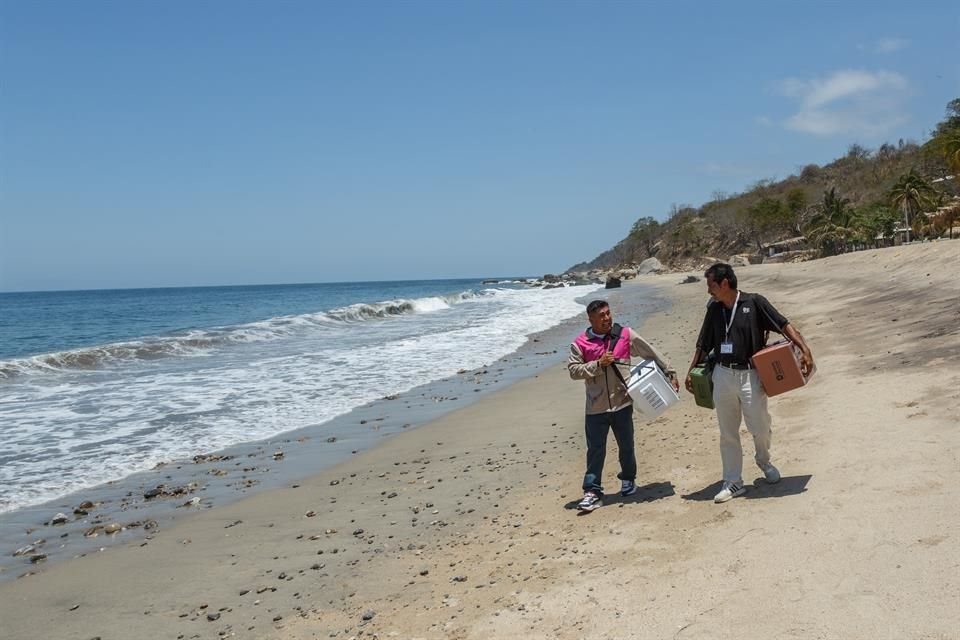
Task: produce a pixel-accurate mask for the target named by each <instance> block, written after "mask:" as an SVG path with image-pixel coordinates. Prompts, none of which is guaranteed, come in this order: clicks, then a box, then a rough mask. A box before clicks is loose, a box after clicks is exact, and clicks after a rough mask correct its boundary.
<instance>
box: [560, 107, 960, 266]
mask: <svg viewBox="0 0 960 640" xmlns="http://www.w3.org/2000/svg"><path fill="white" fill-rule="evenodd" d="M958 140H960V98H958V99H956V100H953V101H951V102H950V103H949V104H948V105H947V118H946V119H945V120H944V121H943V122H941V123H939V124H938V125H937V126H936V129H935V131H934V134H933V135H932V136H931V139H930V140H928V141H926V142H925V143H924V144H922V145H921V144H918V143H916V142H909V141H904V140H900V141H899V142H898V143H897V144H883V145H881V146H880V147H879V148H877V149H867V148H865V147H862V146H860V145H858V144H853V145H851V146H850V148H849V150H848V152H847V154H846V155H845V156H843V157H842V158H838V159H836V160H834V161H833V162H831V163H829V164H827V165H824V166H819V165H816V164H808V165H806V166H805V167H804V168H803V169H802V170H801V171H800V173H799V175H791V176H788V177H787V178H785V179H783V180H779V181H775V180H759V181H758V182H756V183H755V184H754V185H753V186H751V187H750V188H749V189H747V190H746V191H744V192H743V193H737V194H725V193H717V194H715V197H714V199H713V200H711V201H710V202H707V203H705V204H702V205H701V206H699V207H693V206H681V207H676V206H675V207H674V208H673V210H672V211H670V212H669V213H668V215H667V216H666V221H665V222H659V221H657V220H655V219H654V218H650V217H646V218H641V219H639V220H637V221H636V222H635V223H634V225H633V228H632V229H631V230H630V232H629V233H628V234H627V236H626V237H625V238H623V239H622V240H621V241H620V242H618V243H617V244H616V245H614V246H613V247H612V248H611V249H608V250H607V251H604V252H603V253H601V254H600V255H599V256H597V257H595V258H593V259H592V260H590V261H588V262H581V263H579V264H576V265H574V266H572V267H570V269H568V270H567V273H574V272H576V273H583V272H588V271H591V270H608V269H612V268H618V267H626V266H629V265H633V264H637V263H639V262H641V261H642V260H644V259H647V258H650V257H655V258H657V259H658V260H659V261H660V262H661V263H662V264H663V265H664V266H665V267H666V268H668V269H673V270H689V269H695V268H698V267H699V266H700V265H702V264H703V263H704V261H705V258H711V257H715V258H718V259H722V260H726V259H728V258H729V257H730V256H733V255H742V254H748V255H749V256H751V258H750V259H751V261H753V262H759V261H761V260H762V254H765V253H768V250H767V249H766V247H767V245H769V244H771V243H776V242H779V241H783V240H786V239H791V238H802V239H799V240H794V241H792V244H793V245H795V246H794V247H789V248H799V249H807V251H806V252H804V253H799V254H796V256H797V259H802V258H809V257H817V256H821V255H831V254H836V253H844V252H847V251H851V250H854V249H861V248H868V247H873V246H882V245H885V244H893V243H895V242H899V241H901V240H905V239H907V238H909V239H920V238H929V237H939V236H942V235H946V234H949V232H950V229H951V228H952V225H954V224H960V203H958V201H957V200H956V198H957V196H958V194H960V188H958V187H960V185H958V180H957V179H953V178H949V177H948V178H946V179H945V176H948V175H949V174H950V173H953V174H957V173H958V168H960V167H958V161H960V155H958V154H960V151H958V147H957V141H958ZM938 210H939V211H938ZM905 218H906V219H908V220H909V226H910V232H909V233H907V232H905V229H906V227H905V226H904V219H905ZM787 244H791V242H788V243H787ZM781 248H782V247H781Z"/></svg>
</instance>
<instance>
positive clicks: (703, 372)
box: [690, 363, 713, 409]
mask: <svg viewBox="0 0 960 640" xmlns="http://www.w3.org/2000/svg"><path fill="white" fill-rule="evenodd" d="M690 379H691V380H692V381H693V399H694V401H695V402H696V403H697V406H698V407H703V408H705V409H713V367H711V366H709V364H706V363H704V364H700V365H697V366H696V367H694V368H693V369H691V370H690Z"/></svg>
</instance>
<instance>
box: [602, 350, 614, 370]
mask: <svg viewBox="0 0 960 640" xmlns="http://www.w3.org/2000/svg"><path fill="white" fill-rule="evenodd" d="M612 363H613V351H607V352H606V353H605V354H603V355H602V356H600V366H601V367H608V366H610V364H612Z"/></svg>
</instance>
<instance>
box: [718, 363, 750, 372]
mask: <svg viewBox="0 0 960 640" xmlns="http://www.w3.org/2000/svg"><path fill="white" fill-rule="evenodd" d="M720 366H721V367H726V368H727V369H737V370H738V371H744V370H746V369H753V365H752V364H750V363H749V362H748V363H746V364H741V363H739V362H721V363H720Z"/></svg>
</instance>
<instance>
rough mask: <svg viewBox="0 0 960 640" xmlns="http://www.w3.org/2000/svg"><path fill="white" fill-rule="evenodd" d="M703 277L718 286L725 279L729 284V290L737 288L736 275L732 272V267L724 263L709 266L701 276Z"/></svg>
mask: <svg viewBox="0 0 960 640" xmlns="http://www.w3.org/2000/svg"><path fill="white" fill-rule="evenodd" d="M703 277H704V278H706V279H707V280H713V281H714V282H716V283H717V284H720V283H721V282H723V281H724V279H726V281H727V282H729V283H730V288H731V289H736V288H737V274H735V273H734V272H733V267H731V266H730V265H728V264H726V263H725V262H718V263H717V264H715V265H713V266H711V267H710V268H709V269H707V270H706V272H705V273H704V274H703Z"/></svg>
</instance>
